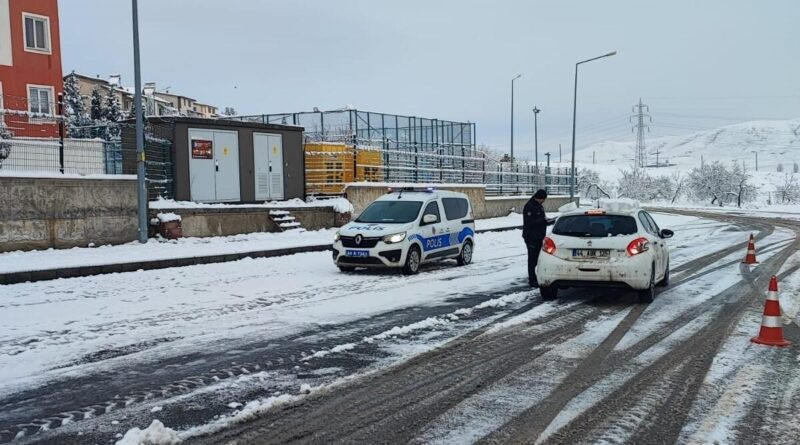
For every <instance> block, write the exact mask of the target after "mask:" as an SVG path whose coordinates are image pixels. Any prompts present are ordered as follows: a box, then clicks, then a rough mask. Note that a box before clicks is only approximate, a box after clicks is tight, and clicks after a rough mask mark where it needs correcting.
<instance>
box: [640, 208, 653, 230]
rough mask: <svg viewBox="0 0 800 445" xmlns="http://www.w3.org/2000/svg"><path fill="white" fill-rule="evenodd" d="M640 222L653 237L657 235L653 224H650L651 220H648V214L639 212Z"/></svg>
mask: <svg viewBox="0 0 800 445" xmlns="http://www.w3.org/2000/svg"><path fill="white" fill-rule="evenodd" d="M639 222H641V223H642V226H644V229H645V230H647V231H648V232H650V233H651V234H653V235H655V234H656V229H655V228H653V225H652V224H650V219H648V218H647V214H646V213H644V212H639Z"/></svg>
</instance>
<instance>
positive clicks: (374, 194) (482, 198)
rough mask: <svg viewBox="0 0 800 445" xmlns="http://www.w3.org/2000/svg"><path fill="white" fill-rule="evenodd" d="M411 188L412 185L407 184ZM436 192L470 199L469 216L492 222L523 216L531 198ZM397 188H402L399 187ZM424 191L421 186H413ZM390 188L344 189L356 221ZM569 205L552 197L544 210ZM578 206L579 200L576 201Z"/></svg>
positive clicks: (465, 187)
mask: <svg viewBox="0 0 800 445" xmlns="http://www.w3.org/2000/svg"><path fill="white" fill-rule="evenodd" d="M408 185H409V186H413V184H408ZM430 185H431V186H432V187H435V188H437V189H439V190H450V191H454V192H460V193H464V194H466V195H467V196H468V197H469V201H470V203H471V204H472V213H473V215H474V216H475V219H485V218H495V217H498V216H506V215H508V214H509V212H511V211H516V212H522V208H523V207H525V203H526V202H528V199H530V196H489V197H487V196H486V188H485V186H483V185H473V184H430ZM396 186H398V187H399V186H401V185H400V184H398V185H396ZM416 186H417V187H424V185H419V184H417V185H416ZM388 189H389V186H388V185H387V184H380V185H375V184H369V183H356V184H348V185H347V187H346V188H345V196H346V197H347V200H348V201H350V203H351V204H353V208H354V211H353V216H354V217H357V216H358V215H359V214H361V212H362V211H363V210H364V209H365V208H366V207H367V206H368V205H369V204H370V203H371V202H372V201H374V200H375V199H377V198H378V197H380V196H382V195H384V194H386V192H387V191H388ZM568 202H569V197H568V196H552V197H550V198H548V199H547V201H545V210H546V211H548V212H555V211H556V210H558V208H559V207H561V206H562V205H564V204H566V203H568ZM575 202H576V203H577V202H578V198H575Z"/></svg>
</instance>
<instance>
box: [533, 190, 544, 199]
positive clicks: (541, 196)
mask: <svg viewBox="0 0 800 445" xmlns="http://www.w3.org/2000/svg"><path fill="white" fill-rule="evenodd" d="M533 197H534V198H536V199H545V198H547V192H546V191H544V190H542V189H539V190H537V191H536V193H535V194H534V195H533Z"/></svg>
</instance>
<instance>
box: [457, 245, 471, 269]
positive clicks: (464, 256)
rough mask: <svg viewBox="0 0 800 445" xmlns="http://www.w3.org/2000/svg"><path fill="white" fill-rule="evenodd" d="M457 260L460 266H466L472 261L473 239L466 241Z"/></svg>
mask: <svg viewBox="0 0 800 445" xmlns="http://www.w3.org/2000/svg"><path fill="white" fill-rule="evenodd" d="M456 262H457V263H458V265H459V266H466V265H467V264H469V263H471V262H472V241H469V240H467V241H465V242H464V246H463V247H461V253H460V254H458V257H457V258H456Z"/></svg>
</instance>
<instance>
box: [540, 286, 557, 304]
mask: <svg viewBox="0 0 800 445" xmlns="http://www.w3.org/2000/svg"><path fill="white" fill-rule="evenodd" d="M539 293H541V295H542V300H544V301H549V300H555V299H556V297H558V288H557V287H553V286H542V287H539Z"/></svg>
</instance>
